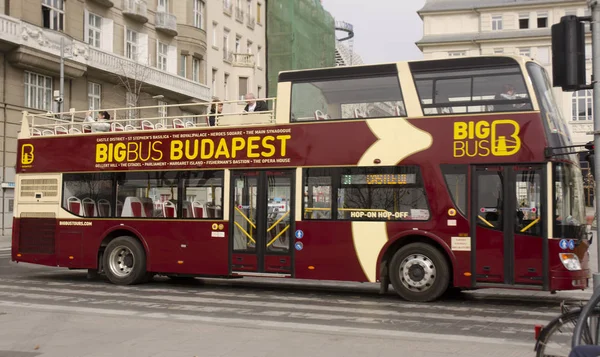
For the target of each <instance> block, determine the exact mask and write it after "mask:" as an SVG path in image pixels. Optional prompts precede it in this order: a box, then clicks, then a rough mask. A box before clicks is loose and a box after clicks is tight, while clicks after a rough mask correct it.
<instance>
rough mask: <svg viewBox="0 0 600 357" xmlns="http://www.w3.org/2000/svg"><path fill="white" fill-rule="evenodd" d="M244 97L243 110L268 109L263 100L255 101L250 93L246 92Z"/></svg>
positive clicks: (260, 110)
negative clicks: (244, 104)
mask: <svg viewBox="0 0 600 357" xmlns="http://www.w3.org/2000/svg"><path fill="white" fill-rule="evenodd" d="M244 99H246V107H244V111H245V112H248V113H250V112H264V111H267V110H269V107H268V106H267V103H266V102H265V101H264V100H259V101H257V100H256V97H254V94H252V93H248V94H246V96H245V97H244Z"/></svg>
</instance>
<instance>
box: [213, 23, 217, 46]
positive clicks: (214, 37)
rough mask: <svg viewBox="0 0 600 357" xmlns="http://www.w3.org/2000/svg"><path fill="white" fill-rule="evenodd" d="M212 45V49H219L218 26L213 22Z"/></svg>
mask: <svg viewBox="0 0 600 357" xmlns="http://www.w3.org/2000/svg"><path fill="white" fill-rule="evenodd" d="M212 45H213V47H217V48H218V47H219V31H218V24H217V23H216V22H213V29H212Z"/></svg>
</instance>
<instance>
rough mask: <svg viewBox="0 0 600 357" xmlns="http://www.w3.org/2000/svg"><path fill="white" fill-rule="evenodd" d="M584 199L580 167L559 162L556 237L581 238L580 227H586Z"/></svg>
mask: <svg viewBox="0 0 600 357" xmlns="http://www.w3.org/2000/svg"><path fill="white" fill-rule="evenodd" d="M583 199H584V195H583V178H582V175H581V170H580V169H579V167H577V166H575V165H572V164H564V163H557V164H556V165H555V169H554V205H555V207H554V215H555V217H554V222H555V224H554V237H555V238H580V237H579V234H580V233H579V230H580V227H585V213H584V206H583Z"/></svg>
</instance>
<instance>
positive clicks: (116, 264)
mask: <svg viewBox="0 0 600 357" xmlns="http://www.w3.org/2000/svg"><path fill="white" fill-rule="evenodd" d="M104 270H105V272H106V277H107V278H108V280H110V282H111V283H113V284H116V285H133V284H139V283H143V282H144V281H147V280H148V279H147V278H148V274H147V272H146V252H145V251H144V247H142V244H141V243H140V242H139V241H138V240H137V239H134V238H132V237H127V236H123V237H118V238H115V239H113V240H112V241H111V242H110V243H108V245H107V246H106V250H105V251H104Z"/></svg>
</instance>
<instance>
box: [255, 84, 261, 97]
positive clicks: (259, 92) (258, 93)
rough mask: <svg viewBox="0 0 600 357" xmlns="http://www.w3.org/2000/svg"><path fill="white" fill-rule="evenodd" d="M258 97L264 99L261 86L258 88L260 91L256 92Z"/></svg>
mask: <svg viewBox="0 0 600 357" xmlns="http://www.w3.org/2000/svg"><path fill="white" fill-rule="evenodd" d="M256 97H257V98H262V87H261V86H258V91H257V92H256Z"/></svg>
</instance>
